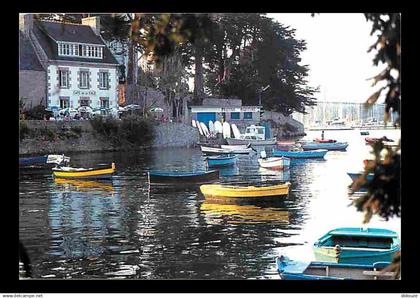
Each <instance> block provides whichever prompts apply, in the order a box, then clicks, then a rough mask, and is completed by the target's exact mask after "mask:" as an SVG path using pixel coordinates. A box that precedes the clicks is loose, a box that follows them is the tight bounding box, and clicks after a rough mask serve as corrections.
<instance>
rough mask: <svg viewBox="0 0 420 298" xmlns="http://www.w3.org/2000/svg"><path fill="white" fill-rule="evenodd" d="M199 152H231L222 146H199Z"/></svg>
mask: <svg viewBox="0 0 420 298" xmlns="http://www.w3.org/2000/svg"><path fill="white" fill-rule="evenodd" d="M200 148H201V152H203V153H206V154H229V153H233V151H232V150H231V149H223V148H214V147H206V146H200Z"/></svg>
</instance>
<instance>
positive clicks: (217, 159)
mask: <svg viewBox="0 0 420 298" xmlns="http://www.w3.org/2000/svg"><path fill="white" fill-rule="evenodd" d="M206 161H207V164H208V166H209V167H229V166H233V165H234V164H235V163H236V155H217V156H208V157H206Z"/></svg>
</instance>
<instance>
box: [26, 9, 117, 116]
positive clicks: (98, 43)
mask: <svg viewBox="0 0 420 298" xmlns="http://www.w3.org/2000/svg"><path fill="white" fill-rule="evenodd" d="M21 26H22V27H23V29H24V32H25V34H26V35H27V36H28V37H29V39H30V40H31V42H32V43H33V45H34V48H35V51H36V53H37V55H38V57H39V59H40V61H41V64H42V65H43V67H44V69H46V72H47V106H48V107H53V106H57V107H59V108H66V107H71V108H79V107H81V106H89V107H91V108H92V109H96V108H117V107H118V75H117V66H118V62H117V60H116V59H115V57H114V56H113V55H112V53H111V52H110V50H109V49H108V47H107V46H106V44H105V42H104V40H103V39H102V37H101V36H100V35H99V32H97V31H96V30H94V29H92V27H91V26H88V25H78V24H68V23H57V22H45V21H38V20H34V19H33V15H31V14H25V15H22V16H21Z"/></svg>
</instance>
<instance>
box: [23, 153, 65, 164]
mask: <svg viewBox="0 0 420 298" xmlns="http://www.w3.org/2000/svg"><path fill="white" fill-rule="evenodd" d="M69 161H70V157H68V156H65V155H64V154H63V155H59V154H48V155H41V156H32V157H20V158H19V167H30V166H49V165H51V166H54V165H58V164H62V163H66V162H69Z"/></svg>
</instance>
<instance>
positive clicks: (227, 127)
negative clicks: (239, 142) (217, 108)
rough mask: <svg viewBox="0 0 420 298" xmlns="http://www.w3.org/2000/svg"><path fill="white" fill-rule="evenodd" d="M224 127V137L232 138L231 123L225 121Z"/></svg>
mask: <svg viewBox="0 0 420 298" xmlns="http://www.w3.org/2000/svg"><path fill="white" fill-rule="evenodd" d="M222 128H223V138H224V139H227V138H230V135H231V134H230V124H229V123H228V122H223V125H222Z"/></svg>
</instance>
